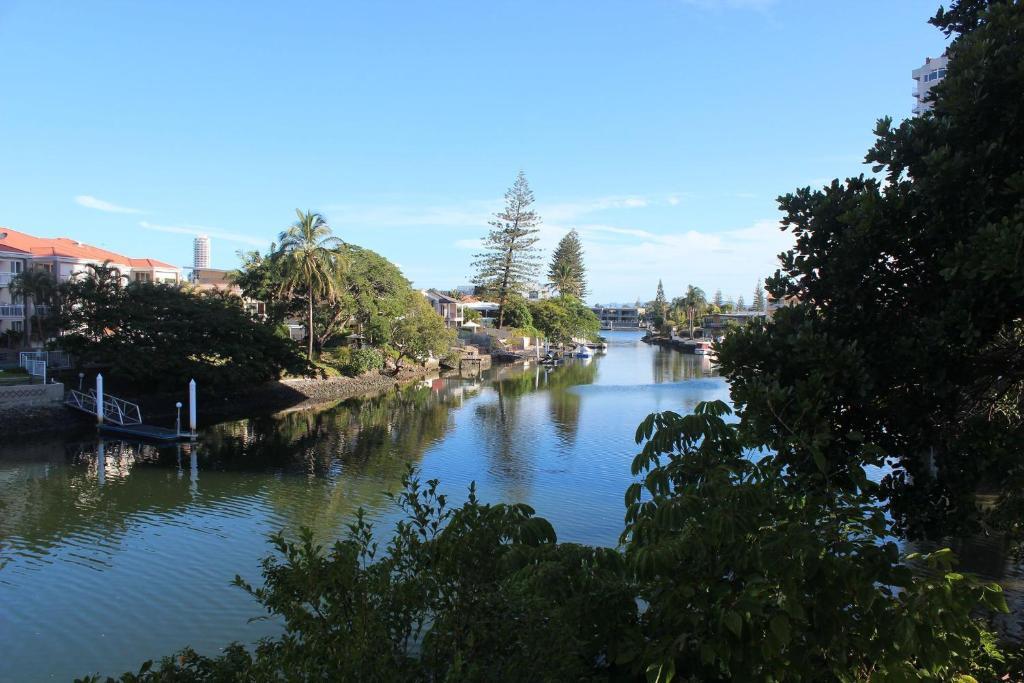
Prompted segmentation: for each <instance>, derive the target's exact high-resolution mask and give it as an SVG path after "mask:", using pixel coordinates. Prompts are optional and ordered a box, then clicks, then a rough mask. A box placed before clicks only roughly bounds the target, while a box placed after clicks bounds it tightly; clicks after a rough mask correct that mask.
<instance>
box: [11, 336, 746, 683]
mask: <svg viewBox="0 0 1024 683" xmlns="http://www.w3.org/2000/svg"><path fill="white" fill-rule="evenodd" d="M609 337H610V342H611V343H610V347H609V349H608V351H607V353H604V354H600V355H598V356H597V357H596V358H594V359H593V360H591V361H577V362H572V363H570V364H567V365H565V366H563V367H558V368H553V369H550V370H546V369H543V368H538V367H529V368H523V367H521V366H514V367H509V366H504V367H498V368H494V369H492V370H490V371H487V372H485V373H484V375H483V376H482V377H481V378H479V379H475V380H465V379H435V380H430V381H425V382H423V383H421V384H419V385H416V386H412V387H407V388H405V389H403V390H400V391H397V392H392V393H391V394H388V395H386V396H381V397H377V398H372V399H367V400H352V401H345V402H342V403H338V404H335V405H332V406H327V407H320V408H316V409H310V410H295V411H292V412H285V413H278V414H274V415H266V416H257V417H253V418H251V419H246V420H240V421H235V422H226V423H222V424H218V425H214V426H211V427H209V428H207V429H205V430H204V431H203V433H202V439H201V441H200V442H199V444H198V445H197V446H195V447H189V446H182V447H176V446H171V447H159V448H158V447H154V446H147V445H140V444H139V443H137V442H131V441H122V440H116V439H104V440H102V441H99V440H97V439H96V438H95V437H94V436H93V435H91V434H89V435H88V436H85V437H79V438H64V437H55V438H53V439H49V440H47V439H43V440H38V441H32V442H26V443H19V444H10V443H6V444H0V679H2V680H13V681H34V680H51V679H52V680H69V679H70V678H72V677H74V676H76V675H84V674H87V673H90V672H98V673H102V674H104V675H109V674H116V673H120V672H122V671H125V670H129V669H134V668H135V667H137V666H138V665H139V664H140V663H141V662H142V661H143V660H145V659H148V658H158V657H160V656H162V655H166V654H170V653H173V652H174V651H176V650H178V649H180V648H182V647H184V646H187V645H190V646H192V647H194V648H196V649H197V650H199V651H200V652H204V653H209V654H213V653H216V652H217V651H218V649H219V648H221V647H223V646H224V645H226V644H227V643H229V642H231V641H235V640H237V641H241V642H253V641H255V640H257V639H258V638H260V637H261V636H266V635H272V634H274V633H276V631H277V628H278V626H277V624H275V623H272V622H267V621H249V620H250V619H251V618H253V617H259V616H262V614H263V613H262V612H261V611H260V609H259V608H258V606H257V605H256V604H255V603H254V602H253V601H252V600H251V599H250V598H249V597H248V596H246V595H245V594H244V593H243V592H242V591H241V590H240V589H238V588H235V587H233V586H231V585H230V582H231V580H232V579H233V578H234V576H235V574H241V575H242V576H243V577H245V578H246V579H249V580H258V579H259V560H260V558H261V557H263V556H265V555H266V554H267V553H268V552H269V550H270V547H269V545H268V543H267V537H268V535H269V534H271V533H273V532H275V531H279V530H285V531H286V532H288V531H292V532H293V531H294V530H295V529H297V528H299V527H300V526H307V527H310V528H312V529H313V530H314V532H315V533H316V535H317V536H318V537H319V538H320V539H322V540H324V541H329V540H332V539H333V538H336V537H337V536H338V535H339V534H340V533H341V531H342V530H343V529H344V525H345V523H346V522H347V521H349V520H351V518H352V514H353V512H354V511H355V510H356V509H357V508H359V507H363V508H364V509H365V510H367V512H368V513H369V515H370V517H371V518H372V519H373V520H375V521H376V523H377V524H378V525H379V528H380V529H381V530H382V532H386V530H387V529H388V528H389V527H390V526H391V524H393V522H394V521H395V519H396V514H395V510H394V508H393V506H392V504H391V502H390V500H389V499H388V498H387V496H386V495H385V492H387V491H396V490H397V489H398V487H399V486H400V479H401V477H402V475H403V474H404V472H405V471H406V468H407V467H408V466H409V465H415V466H416V467H418V468H420V470H421V472H422V475H423V477H424V478H435V477H436V478H438V479H440V480H441V487H442V489H444V490H445V492H446V493H449V494H450V495H451V497H452V498H453V499H454V500H456V501H457V500H460V499H463V498H464V497H465V492H466V488H467V487H468V486H469V484H470V482H476V485H477V489H478V494H479V495H480V497H481V498H482V499H483V500H486V501H495V502H496V501H509V502H525V503H528V504H530V505H532V506H533V507H534V508H536V510H537V512H538V514H540V515H542V516H544V517H546V518H548V519H549V520H551V522H552V523H553V524H554V526H555V528H556V530H557V532H558V536H559V539H560V540H567V541H576V542H582V543H589V544H605V545H615V544H616V542H617V539H618V536H619V533H620V532H621V530H622V518H623V512H624V509H623V493H624V491H625V488H626V486H627V485H628V483H629V482H630V481H631V476H630V472H629V466H630V463H631V461H632V459H633V456H634V455H635V453H636V451H637V448H636V446H635V444H634V442H633V434H634V432H635V430H636V426H637V424H638V423H639V422H640V421H641V420H642V419H643V418H644V417H645V416H646V415H647V414H648V413H650V412H652V411H659V410H676V411H689V410H692V408H693V407H694V406H695V405H696V404H697V403H698V402H700V401H705V400H714V399H722V400H728V387H727V385H726V384H725V382H724V381H723V380H722V379H720V378H718V377H717V376H716V374H715V372H714V370H713V368H712V366H711V364H710V362H709V361H708V359H707V358H706V357H701V356H690V355H683V354H681V353H678V352H676V351H672V350H667V349H662V348H660V347H653V346H648V345H646V344H643V343H642V342H640V340H639V334H637V333H610V334H609Z"/></svg>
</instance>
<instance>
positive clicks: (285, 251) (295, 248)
mask: <svg viewBox="0 0 1024 683" xmlns="http://www.w3.org/2000/svg"><path fill="white" fill-rule="evenodd" d="M295 214H296V215H297V216H298V220H297V221H295V222H294V223H292V225H291V226H290V227H289V228H288V229H287V230H285V231H283V232H282V233H281V235H280V236H279V238H278V242H279V246H278V249H277V251H276V252H275V258H276V259H277V260H278V262H279V264H278V268H279V272H280V285H279V292H280V293H281V294H285V295H287V296H288V297H290V298H297V297H302V298H305V300H306V311H307V316H306V321H307V328H306V334H307V335H308V339H309V347H308V349H307V353H306V357H307V359H308V360H309V361H310V362H312V361H313V339H314V338H315V336H316V333H315V329H314V327H313V311H314V309H315V308H316V307H317V305H318V303H320V302H323V301H327V302H333V301H334V300H335V299H336V298H337V296H338V290H339V279H340V275H341V273H342V272H343V271H344V269H345V266H346V264H345V261H344V257H343V256H342V254H341V253H340V251H339V247H340V246H341V245H342V241H341V240H340V239H339V238H337V237H335V236H334V235H333V234H331V228H330V226H329V225H327V221H326V220H325V219H324V217H323V216H321V215H320V214H319V213H313V212H312V211H306V212H305V213H303V212H302V211H301V210H299V209H295Z"/></svg>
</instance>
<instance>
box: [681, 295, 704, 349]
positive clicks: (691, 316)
mask: <svg viewBox="0 0 1024 683" xmlns="http://www.w3.org/2000/svg"><path fill="white" fill-rule="evenodd" d="M683 304H684V305H685V306H686V319H687V322H688V323H689V326H690V339H693V328H694V327H695V325H694V324H693V321H694V320H695V319H696V318H697V316H698V315H700V314H701V313H702V312H703V311H704V308H705V307H706V306H707V305H708V298H707V296H706V295H705V294H704V290H703V289H701V288H700V287H694V286H693V285H687V287H686V295H685V296H683Z"/></svg>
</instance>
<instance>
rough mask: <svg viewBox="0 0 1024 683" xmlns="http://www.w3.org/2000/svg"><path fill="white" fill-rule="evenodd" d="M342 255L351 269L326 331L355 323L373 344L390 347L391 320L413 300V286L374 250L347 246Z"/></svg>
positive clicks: (401, 312)
mask: <svg viewBox="0 0 1024 683" xmlns="http://www.w3.org/2000/svg"><path fill="white" fill-rule="evenodd" d="M342 253H343V255H344V259H345V262H346V263H348V268H347V269H346V272H345V273H344V274H343V275H342V277H341V283H340V285H341V286H340V287H339V294H338V297H337V300H336V302H335V305H334V306H333V307H331V309H330V310H329V311H327V316H329V318H330V320H329V322H330V327H329V328H327V327H325V329H327V330H329V331H330V332H331V333H332V334H333V333H338V332H340V331H341V330H343V329H344V325H345V323H347V322H349V321H352V322H354V323H355V326H356V329H357V330H358V331H359V332H360V333H361V334H364V335H366V336H367V337H368V339H369V341H370V343H372V344H374V345H377V346H380V345H383V344H386V343H387V342H388V334H387V330H388V329H389V327H390V325H391V321H392V320H394V319H395V318H397V317H398V316H400V315H402V314H403V313H404V312H405V307H406V306H407V304H408V302H409V301H410V300H411V298H410V297H411V294H412V293H413V289H412V285H411V284H410V283H409V281H408V280H407V279H406V278H405V276H404V275H403V274H402V271H401V270H400V269H399V268H398V266H396V265H395V264H394V263H392V262H391V261H389V260H388V259H386V258H384V257H383V256H381V255H380V254H378V253H376V252H374V251H371V250H369V249H364V248H362V247H358V246H356V245H353V244H346V245H345V246H344V247H343V248H342ZM421 298H422V297H421Z"/></svg>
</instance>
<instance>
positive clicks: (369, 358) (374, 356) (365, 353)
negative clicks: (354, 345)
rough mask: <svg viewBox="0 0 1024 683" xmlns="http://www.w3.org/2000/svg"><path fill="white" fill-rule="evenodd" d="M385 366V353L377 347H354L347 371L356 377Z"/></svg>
mask: <svg viewBox="0 0 1024 683" xmlns="http://www.w3.org/2000/svg"><path fill="white" fill-rule="evenodd" d="M383 367H384V355H383V354H382V353H381V352H380V351H378V350H377V349H371V348H364V349H354V350H352V352H351V354H350V356H349V361H348V365H347V367H346V368H345V372H346V374H348V375H351V376H353V377H354V376H356V375H361V374H363V373H364V372H370V371H371V370H380V369H381V368H383Z"/></svg>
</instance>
